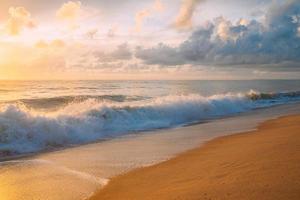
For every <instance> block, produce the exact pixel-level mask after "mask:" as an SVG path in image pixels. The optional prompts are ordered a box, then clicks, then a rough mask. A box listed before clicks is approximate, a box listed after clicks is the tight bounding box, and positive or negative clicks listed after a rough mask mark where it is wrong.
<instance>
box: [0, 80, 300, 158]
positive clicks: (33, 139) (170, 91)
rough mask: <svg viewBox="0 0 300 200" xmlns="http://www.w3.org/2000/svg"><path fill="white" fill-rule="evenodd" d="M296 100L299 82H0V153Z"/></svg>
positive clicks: (187, 122) (183, 123)
mask: <svg viewBox="0 0 300 200" xmlns="http://www.w3.org/2000/svg"><path fill="white" fill-rule="evenodd" d="M295 102H300V80H226V81H221V80H190V81H183V80H181V81H103V80H92V81H91V80H89V81H87V80H84V81H57V80H56V81H0V157H4V156H11V155H22V154H28V153H35V152H41V151H47V150H55V149H57V148H62V147H63V148H67V147H73V146H77V145H82V144H87V143H93V142H97V141H102V140H110V139H112V138H116V137H121V136H124V135H126V134H132V133H135V134H139V133H140V132H145V131H150V130H151V131H153V130H156V129H167V128H173V127H180V126H186V125H190V124H194V123H201V122H205V121H208V120H214V119H219V118H225V117H228V116H232V115H238V114H240V113H245V112H249V111H252V110H254V109H260V108H266V107H272V106H276V105H281V104H291V103H295ZM150 133H151V132H150Z"/></svg>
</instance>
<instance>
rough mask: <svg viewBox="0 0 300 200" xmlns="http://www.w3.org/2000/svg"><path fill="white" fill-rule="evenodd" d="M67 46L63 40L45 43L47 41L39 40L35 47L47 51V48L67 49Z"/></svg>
mask: <svg viewBox="0 0 300 200" xmlns="http://www.w3.org/2000/svg"><path fill="white" fill-rule="evenodd" d="M65 46H66V44H65V42H64V41H63V40H61V39H54V40H52V41H48V42H47V41H45V40H39V41H38V42H37V43H36V44H35V47H37V48H41V49H45V48H62V47H65Z"/></svg>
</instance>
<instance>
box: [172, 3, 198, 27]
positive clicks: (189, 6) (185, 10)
mask: <svg viewBox="0 0 300 200" xmlns="http://www.w3.org/2000/svg"><path fill="white" fill-rule="evenodd" d="M201 1H203V0H182V2H181V6H180V10H179V14H178V16H177V17H176V20H175V23H174V25H175V27H176V28H177V29H190V28H191V27H192V17H193V14H194V11H195V9H196V6H197V5H198V3H200V2H201Z"/></svg>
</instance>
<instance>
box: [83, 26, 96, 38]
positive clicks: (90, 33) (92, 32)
mask: <svg viewBox="0 0 300 200" xmlns="http://www.w3.org/2000/svg"><path fill="white" fill-rule="evenodd" d="M97 33H98V29H96V28H95V29H91V30H89V31H87V32H86V36H87V37H88V38H89V39H94V38H95V36H96V35H97Z"/></svg>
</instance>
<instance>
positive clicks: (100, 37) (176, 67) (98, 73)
mask: <svg viewBox="0 0 300 200" xmlns="http://www.w3.org/2000/svg"><path fill="white" fill-rule="evenodd" d="M299 78H300V1H299V0H244V1H240V0H227V1H222V0H140V1H136V0H135V1H134V0H81V1H76V0H75V1H68V0H51V1H48V0H47V1H46V0H0V79H13V80H16V79H22V80H25V79H26V80H27V79H34V80H40V79H41V80H49V79H81V80H83V79H222V80H224V79H299Z"/></svg>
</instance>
